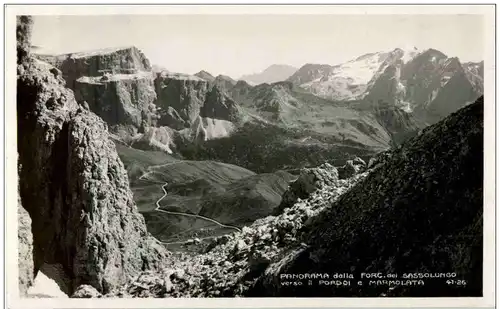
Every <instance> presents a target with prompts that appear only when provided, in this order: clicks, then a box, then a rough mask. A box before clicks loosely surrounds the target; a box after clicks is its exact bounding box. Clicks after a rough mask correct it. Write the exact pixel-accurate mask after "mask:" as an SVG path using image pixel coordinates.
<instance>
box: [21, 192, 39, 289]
mask: <svg viewBox="0 0 500 309" xmlns="http://www.w3.org/2000/svg"><path fill="white" fill-rule="evenodd" d="M17 216H18V232H17V233H18V234H17V235H18V236H17V237H18V251H19V254H18V262H19V293H20V295H21V296H23V295H26V292H27V291H28V288H29V287H30V286H31V285H32V284H33V278H34V269H35V268H34V265H33V233H32V232H31V218H30V215H29V214H28V212H27V211H26V210H25V209H24V208H23V206H22V205H21V197H20V196H19V194H18V198H17Z"/></svg>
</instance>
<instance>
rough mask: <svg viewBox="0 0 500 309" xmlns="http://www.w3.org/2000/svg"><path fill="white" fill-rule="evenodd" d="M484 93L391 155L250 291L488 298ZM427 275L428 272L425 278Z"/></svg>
mask: <svg viewBox="0 0 500 309" xmlns="http://www.w3.org/2000/svg"><path fill="white" fill-rule="evenodd" d="M482 160H483V100H482V97H481V98H480V99H479V100H478V101H477V102H475V103H474V104H471V105H468V106H466V107H464V108H463V109H461V110H460V111H458V112H456V113H454V114H452V115H450V116H449V117H447V118H445V119H444V120H442V121H440V122H439V123H437V124H436V125H433V126H430V127H428V128H426V129H425V130H424V131H423V132H422V133H421V134H420V135H419V136H417V137H414V138H412V139H410V140H408V141H407V142H405V143H404V144H403V145H402V146H401V147H398V148H397V149H395V150H392V151H390V152H388V153H386V154H385V155H384V156H383V157H381V158H379V160H378V161H379V162H378V163H376V164H373V163H372V164H370V167H371V168H373V171H372V172H371V173H370V174H369V175H368V176H367V177H366V178H365V179H364V180H362V181H360V182H359V183H358V184H357V185H356V186H355V187H353V188H352V189H351V190H350V191H348V192H347V193H345V194H344V195H342V196H341V197H340V198H339V199H338V200H337V201H335V202H333V203H331V204H330V205H329V206H328V207H327V209H326V211H325V212H323V213H322V214H321V215H319V216H318V217H316V218H314V220H312V221H311V222H310V224H309V226H308V228H307V229H309V231H308V232H306V233H304V234H303V235H302V237H301V240H302V241H303V242H304V243H306V245H307V246H305V247H302V248H299V247H296V248H294V249H290V251H289V254H288V255H284V256H283V259H282V260H281V261H278V262H276V263H275V264H273V265H271V266H270V267H268V268H267V270H266V273H265V275H264V276H263V277H261V278H260V279H259V281H258V283H257V284H256V285H255V286H254V287H253V289H251V290H250V292H249V295H253V296H256V295H259V296H264V295H267V296H294V297H297V296H299V297H300V296H302V297H304V296H328V297H331V296H409V297H414V296H427V297H429V296H481V295H482V273H483V270H482V252H483V251H482V250H483V249H482V222H483V221H482V220H483V189H482V188H483V164H482ZM378 272H382V273H383V274H389V273H393V274H397V275H398V276H399V277H398V278H397V279H398V280H400V281H404V280H408V279H417V278H415V277H406V278H405V277H403V275H404V274H405V273H409V274H416V273H430V274H436V273H455V274H456V279H459V280H466V281H467V285H466V286H457V285H447V284H446V282H445V281H446V280H445V279H442V278H441V279H432V280H426V281H425V285H419V284H417V283H415V282H414V284H412V286H408V285H407V286H396V285H393V286H390V287H389V286H388V285H368V284H364V285H363V286H359V285H351V286H347V287H337V286H335V285H324V284H323V285H319V284H313V285H306V284H304V285H302V286H300V287H297V286H285V285H282V284H280V274H285V273H286V274H305V273H317V274H321V273H341V274H343V273H350V274H353V275H354V276H356V277H355V278H360V274H361V273H378ZM415 281H418V280H415Z"/></svg>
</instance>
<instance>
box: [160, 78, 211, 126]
mask: <svg viewBox="0 0 500 309" xmlns="http://www.w3.org/2000/svg"><path fill="white" fill-rule="evenodd" d="M154 84H155V90H156V95H157V100H156V101H155V104H156V106H158V107H160V108H161V109H162V110H163V111H168V110H169V108H173V109H174V110H175V111H176V112H177V114H178V115H179V116H180V118H181V119H182V120H183V121H185V122H187V123H188V124H191V123H193V122H194V121H195V120H196V118H197V117H198V116H199V114H200V108H201V107H202V106H203V103H204V102H205V97H206V94H207V92H208V82H207V81H206V80H203V79H201V78H199V77H196V76H189V75H182V74H166V73H163V74H158V76H157V77H156V79H155V81H154ZM171 114H172V113H171V112H170V113H166V114H165V116H163V113H160V120H159V124H160V125H167V126H168V125H170V122H169V121H171V120H172V119H171Z"/></svg>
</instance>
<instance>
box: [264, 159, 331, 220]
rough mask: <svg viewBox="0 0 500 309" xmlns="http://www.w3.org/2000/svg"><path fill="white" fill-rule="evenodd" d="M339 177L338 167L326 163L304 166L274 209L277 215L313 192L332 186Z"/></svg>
mask: <svg viewBox="0 0 500 309" xmlns="http://www.w3.org/2000/svg"><path fill="white" fill-rule="evenodd" d="M338 179H339V173H338V171H337V169H336V168H335V167H334V166H332V165H330V164H328V163H324V164H322V165H321V166H319V167H315V168H304V169H302V170H301V171H300V175H299V177H298V178H297V179H296V180H295V181H293V182H292V183H290V186H289V187H288V189H287V190H286V191H285V193H284V194H283V198H282V200H281V203H280V205H279V206H278V207H276V209H275V210H274V214H275V215H279V214H281V213H283V211H284V210H285V209H286V208H289V207H291V206H293V205H294V204H295V203H296V202H297V200H298V199H302V200H303V199H307V198H308V197H309V195H310V194H311V193H313V192H314V191H316V190H317V189H319V188H322V187H324V186H331V185H333V184H334V183H335V182H336V181H337V180H338Z"/></svg>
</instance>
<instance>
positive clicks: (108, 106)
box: [74, 74, 156, 129]
mask: <svg viewBox="0 0 500 309" xmlns="http://www.w3.org/2000/svg"><path fill="white" fill-rule="evenodd" d="M74 91H75V99H76V100H77V101H78V102H83V101H85V102H87V103H88V105H89V108H90V110H91V111H93V112H94V113H96V114H97V115H98V116H99V117H101V118H102V119H103V120H104V121H105V122H106V123H107V124H108V125H110V126H111V127H113V126H116V125H122V126H131V127H133V128H135V129H139V128H141V126H151V125H152V124H155V123H156V116H155V113H156V106H155V105H154V101H155V100H156V93H155V90H154V84H153V75H152V74H150V75H142V76H138V75H134V74H130V75H124V76H123V78H120V79H118V78H117V79H113V77H111V78H108V79H105V78H99V79H90V78H80V79H78V80H77V81H75V89H74Z"/></svg>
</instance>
